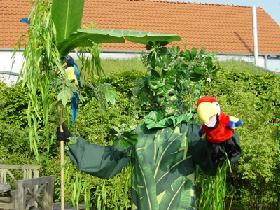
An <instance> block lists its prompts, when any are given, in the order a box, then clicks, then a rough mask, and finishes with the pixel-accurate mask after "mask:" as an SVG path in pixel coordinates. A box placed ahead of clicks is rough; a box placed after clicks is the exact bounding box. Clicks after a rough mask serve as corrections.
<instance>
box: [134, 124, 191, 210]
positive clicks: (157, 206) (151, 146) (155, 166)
mask: <svg viewBox="0 0 280 210" xmlns="http://www.w3.org/2000/svg"><path fill="white" fill-rule="evenodd" d="M188 128H189V127H188V126H186V125H182V126H180V127H175V128H169V127H167V128H163V129H160V130H154V131H150V130H147V129H146V128H145V127H144V126H142V127H141V129H140V131H139V135H138V141H137V143H136V146H135V154H134V155H135V158H134V163H133V166H134V172H133V175H134V177H133V198H132V199H133V203H134V205H135V206H134V208H135V209H137V210H186V209H195V191H194V171H195V170H194V165H193V161H192V158H191V156H190V155H189V153H188V139H187V136H188V135H187V133H188Z"/></svg>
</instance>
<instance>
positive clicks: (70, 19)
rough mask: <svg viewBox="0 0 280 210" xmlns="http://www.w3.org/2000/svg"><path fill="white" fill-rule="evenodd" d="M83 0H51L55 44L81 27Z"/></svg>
mask: <svg viewBox="0 0 280 210" xmlns="http://www.w3.org/2000/svg"><path fill="white" fill-rule="evenodd" d="M83 8H84V0H53V4H52V19H53V22H54V25H55V28H56V42H57V44H59V43H61V42H63V41H64V40H65V39H67V38H68V37H69V36H70V34H71V33H73V32H75V31H77V29H79V28H81V20H82V17H83Z"/></svg>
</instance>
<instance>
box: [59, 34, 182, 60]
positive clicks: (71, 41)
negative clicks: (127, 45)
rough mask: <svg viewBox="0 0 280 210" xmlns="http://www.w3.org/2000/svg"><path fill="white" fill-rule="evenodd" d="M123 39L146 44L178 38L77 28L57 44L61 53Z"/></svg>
mask: <svg viewBox="0 0 280 210" xmlns="http://www.w3.org/2000/svg"><path fill="white" fill-rule="evenodd" d="M125 39H127V40H128V41H131V42H136V43H142V44H147V43H148V42H150V41H151V42H156V41H158V42H171V41H177V40H180V37H179V36H177V35H176V34H160V33H151V32H137V31H126V30H116V29H111V30H105V29H77V32H74V33H72V34H71V35H70V36H69V37H68V38H67V39H66V40H64V41H63V42H61V43H60V44H58V50H59V52H60V53H61V54H62V55H65V54H67V53H68V52H69V51H70V50H72V49H74V48H76V47H87V46H91V45H92V42H95V43H123V42H125Z"/></svg>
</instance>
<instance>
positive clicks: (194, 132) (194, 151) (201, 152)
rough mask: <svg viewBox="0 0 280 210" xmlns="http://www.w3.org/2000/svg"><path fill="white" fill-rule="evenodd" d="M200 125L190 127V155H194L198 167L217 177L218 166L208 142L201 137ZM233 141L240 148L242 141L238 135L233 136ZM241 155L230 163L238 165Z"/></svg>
mask: <svg viewBox="0 0 280 210" xmlns="http://www.w3.org/2000/svg"><path fill="white" fill-rule="evenodd" d="M199 129H200V125H198V124H191V125H190V126H189V132H188V135H189V136H188V139H189V140H190V141H189V148H190V154H191V155H192V158H193V161H194V163H195V164H196V165H198V166H199V167H200V169H202V171H203V172H204V173H206V174H208V175H215V174H216V171H217V167H218V165H216V164H215V163H214V162H213V161H212V159H211V151H210V150H209V148H208V147H207V142H206V140H202V139H201V138H200V137H199V134H198V132H199ZM232 140H233V141H234V142H235V143H236V144H237V145H238V146H239V147H240V139H239V137H238V135H237V133H234V134H233V137H232ZM239 158H240V155H238V156H236V157H234V158H232V159H231V160H230V162H231V163H232V164H234V163H236V162H237V161H238V159H239Z"/></svg>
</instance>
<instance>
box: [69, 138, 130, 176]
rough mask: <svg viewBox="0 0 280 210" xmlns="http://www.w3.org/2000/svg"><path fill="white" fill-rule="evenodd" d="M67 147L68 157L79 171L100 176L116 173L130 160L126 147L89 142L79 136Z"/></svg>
mask: <svg viewBox="0 0 280 210" xmlns="http://www.w3.org/2000/svg"><path fill="white" fill-rule="evenodd" d="M68 147H69V150H68V155H69V157H70V159H71V160H72V161H73V162H74V164H75V165H76V166H77V167H78V168H79V169H80V170H81V171H83V172H86V173H89V174H92V175H94V176H97V177H100V178H110V177H112V176H114V175H116V174H117V173H118V172H119V171H120V170H121V169H122V168H123V167H125V166H126V165H127V164H128V163H129V162H130V157H129V156H128V149H127V150H124V149H119V148H116V147H113V146H100V145H95V144H90V143H88V142H86V141H85V140H84V139H82V138H80V137H78V138H76V142H75V143H69V144H68Z"/></svg>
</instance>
